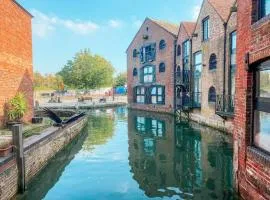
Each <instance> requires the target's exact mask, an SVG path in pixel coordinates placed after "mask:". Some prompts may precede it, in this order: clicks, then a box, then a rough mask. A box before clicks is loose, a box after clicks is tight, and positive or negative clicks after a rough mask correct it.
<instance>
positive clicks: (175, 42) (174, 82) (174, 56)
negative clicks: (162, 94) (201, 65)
mask: <svg viewBox="0 0 270 200" xmlns="http://www.w3.org/2000/svg"><path fill="white" fill-rule="evenodd" d="M176 48H177V40H174V55H173V99H174V101H173V108H174V112H176Z"/></svg>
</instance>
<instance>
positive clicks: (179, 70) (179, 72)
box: [176, 66, 181, 77]
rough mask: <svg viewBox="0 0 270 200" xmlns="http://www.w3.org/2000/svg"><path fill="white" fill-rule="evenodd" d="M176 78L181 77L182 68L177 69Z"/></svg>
mask: <svg viewBox="0 0 270 200" xmlns="http://www.w3.org/2000/svg"><path fill="white" fill-rule="evenodd" d="M176 76H177V77H180V76H181V68H180V66H178V67H177V69H176Z"/></svg>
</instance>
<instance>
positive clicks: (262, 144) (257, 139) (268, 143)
mask: <svg viewBox="0 0 270 200" xmlns="http://www.w3.org/2000/svg"><path fill="white" fill-rule="evenodd" d="M269 122H270V113H267V112H262V111H255V125H254V129H255V135H254V144H255V145H256V146H257V147H259V148H262V149H264V150H266V151H268V152H270V123H269Z"/></svg>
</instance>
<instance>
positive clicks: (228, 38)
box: [176, 0, 236, 133]
mask: <svg viewBox="0 0 270 200" xmlns="http://www.w3.org/2000/svg"><path fill="white" fill-rule="evenodd" d="M235 6H236V4H235V0H228V1H222V0H205V1H203V3H202V7H201V10H200V14H199V17H198V19H197V22H196V24H195V28H194V31H193V33H192V35H190V34H189V36H188V38H186V37H183V36H182V35H183V33H181V32H183V31H182V30H184V29H180V33H179V37H178V42H179V44H178V45H179V46H180V45H181V44H182V58H181V59H180V60H181V61H180V65H182V68H183V69H184V73H183V75H182V76H183V78H185V77H188V78H186V79H187V80H189V83H188V89H186V91H187V92H186V93H185V92H184V93H182V94H181V95H179V94H178V91H176V97H178V96H180V97H182V99H183V100H180V101H179V102H177V103H176V107H177V108H179V107H180V108H181V107H182V108H185V109H186V111H188V112H189V113H190V115H189V116H190V118H191V119H193V120H195V121H197V122H200V123H204V124H207V125H210V126H213V127H215V128H219V129H223V130H226V131H228V132H231V133H232V132H233V123H232V122H233V114H234V113H233V112H234V110H233V102H234V98H233V97H234V93H235V92H234V91H235V90H234V79H235V78H234V71H235V64H234V59H235V48H236V47H235V41H236V12H233V11H235V10H236V9H233V8H234V7H235ZM184 32H186V31H185V30H184ZM184 35H185V34H184ZM181 62H182V63H181ZM176 71H177V70H176ZM176 74H177V73H176ZM176 77H177V76H176ZM182 82H185V80H183V81H182ZM182 85H185V84H182ZM177 89H178V90H179V88H177ZM177 89H176V90H177ZM176 99H177V98H176ZM181 103H182V104H183V105H184V107H183V106H182V105H181ZM178 104H180V105H178Z"/></svg>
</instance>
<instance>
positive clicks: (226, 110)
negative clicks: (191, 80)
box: [216, 95, 234, 117]
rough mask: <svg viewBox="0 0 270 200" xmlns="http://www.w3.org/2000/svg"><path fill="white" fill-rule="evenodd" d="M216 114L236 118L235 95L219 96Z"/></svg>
mask: <svg viewBox="0 0 270 200" xmlns="http://www.w3.org/2000/svg"><path fill="white" fill-rule="evenodd" d="M216 114H217V115H219V116H221V117H233V116H234V95H217V98H216Z"/></svg>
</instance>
